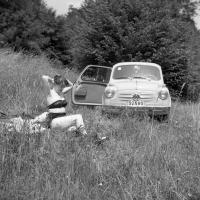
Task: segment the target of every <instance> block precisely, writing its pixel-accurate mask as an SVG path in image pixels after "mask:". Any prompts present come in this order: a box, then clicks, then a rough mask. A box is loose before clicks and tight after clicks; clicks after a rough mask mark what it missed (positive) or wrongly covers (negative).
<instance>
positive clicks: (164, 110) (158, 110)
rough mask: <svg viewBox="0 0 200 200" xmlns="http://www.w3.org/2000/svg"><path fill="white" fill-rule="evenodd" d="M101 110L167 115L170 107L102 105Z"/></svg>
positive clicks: (106, 111)
mask: <svg viewBox="0 0 200 200" xmlns="http://www.w3.org/2000/svg"><path fill="white" fill-rule="evenodd" d="M102 110H103V112H105V113H111V114H121V113H123V112H128V113H147V114H148V115H154V116H156V115H168V114H169V113H170V107H129V106H110V105H109V106H108V105H103V106H102Z"/></svg>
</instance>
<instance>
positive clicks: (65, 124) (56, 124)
mask: <svg viewBox="0 0 200 200" xmlns="http://www.w3.org/2000/svg"><path fill="white" fill-rule="evenodd" d="M72 126H75V127H76V129H77V130H79V131H80V133H81V134H83V135H87V132H86V130H85V125H84V122H83V118H82V115H81V114H76V115H68V116H63V117H58V118H55V119H53V120H52V122H51V128H52V129H54V128H56V129H69V128H70V127H72Z"/></svg>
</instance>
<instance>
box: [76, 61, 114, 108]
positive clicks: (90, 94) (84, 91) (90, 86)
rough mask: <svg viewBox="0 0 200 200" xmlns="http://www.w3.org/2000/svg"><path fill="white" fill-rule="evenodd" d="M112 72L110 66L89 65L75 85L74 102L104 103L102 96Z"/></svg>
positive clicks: (84, 103)
mask: <svg viewBox="0 0 200 200" xmlns="http://www.w3.org/2000/svg"><path fill="white" fill-rule="evenodd" d="M110 74H111V68H110V67H105V66H97V65H89V66H87V67H86V68H85V69H84V70H83V71H82V73H81V74H80V76H79V78H78V79H77V81H76V82H75V83H74V85H73V88H72V102H73V103H74V104H76V105H95V106H97V105H102V96H103V93H104V90H105V88H106V86H107V84H108V82H109V80H110Z"/></svg>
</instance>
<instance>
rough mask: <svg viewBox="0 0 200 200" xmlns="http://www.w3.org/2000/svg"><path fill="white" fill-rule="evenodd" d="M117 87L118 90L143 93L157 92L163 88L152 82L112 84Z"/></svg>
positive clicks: (130, 81) (127, 81) (134, 81)
mask: <svg viewBox="0 0 200 200" xmlns="http://www.w3.org/2000/svg"><path fill="white" fill-rule="evenodd" d="M110 85H113V86H115V87H117V90H142V91H156V90H158V89H159V88H160V87H161V84H159V82H155V81H151V80H139V79H133V80H126V81H124V80H120V81H114V82H112V83H110Z"/></svg>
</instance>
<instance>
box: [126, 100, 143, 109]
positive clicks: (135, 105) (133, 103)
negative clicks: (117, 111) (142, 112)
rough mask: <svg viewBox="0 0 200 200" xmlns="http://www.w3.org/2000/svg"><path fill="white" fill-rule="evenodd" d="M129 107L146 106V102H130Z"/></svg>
mask: <svg viewBox="0 0 200 200" xmlns="http://www.w3.org/2000/svg"><path fill="white" fill-rule="evenodd" d="M128 106H133V107H138V106H144V102H143V101H141V100H133V99H132V100H130V101H129V102H128Z"/></svg>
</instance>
